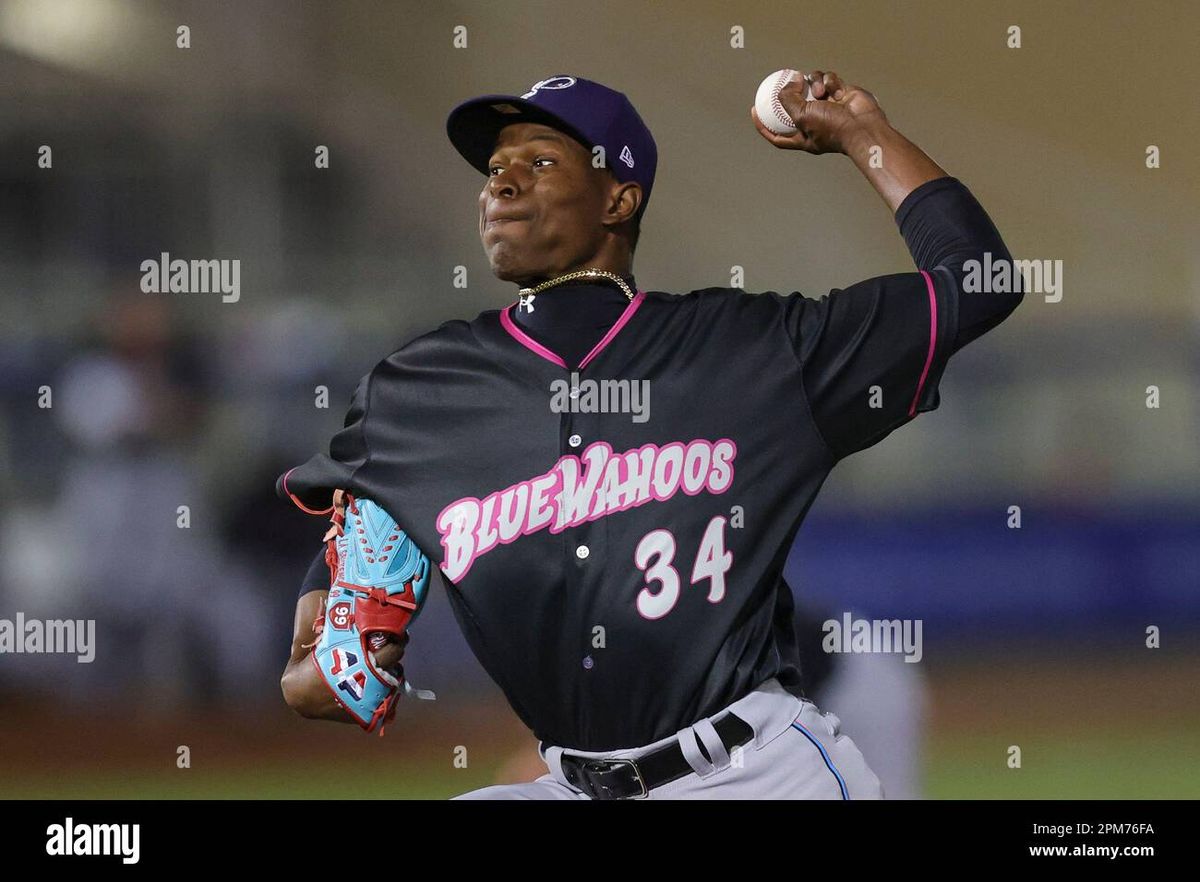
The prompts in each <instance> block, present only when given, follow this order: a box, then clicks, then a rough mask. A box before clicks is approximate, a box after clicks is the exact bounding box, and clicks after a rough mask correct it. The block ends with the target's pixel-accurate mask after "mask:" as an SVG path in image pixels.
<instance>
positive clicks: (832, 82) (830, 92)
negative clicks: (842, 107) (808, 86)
mask: <svg viewBox="0 0 1200 882" xmlns="http://www.w3.org/2000/svg"><path fill="white" fill-rule="evenodd" d="M845 89H846V85H845V83H843V82H842V78H841V77H839V76H838V75H837V74H836V73H834V72H833V71H829V72H828V73H826V74H825V75H824V76H823V77H822V78H821V91H822V93H823V94H824V95H825V96H826V97H828V98H832V99H833V100H835V101H836V100H838V99H839V98H841V97H842V95H844V94H845ZM813 92H814V93H815V92H816V87H815V86H814V88H813Z"/></svg>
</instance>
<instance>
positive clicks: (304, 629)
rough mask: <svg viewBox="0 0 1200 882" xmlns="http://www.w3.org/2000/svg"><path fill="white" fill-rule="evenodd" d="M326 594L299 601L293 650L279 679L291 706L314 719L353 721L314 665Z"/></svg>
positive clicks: (315, 593) (310, 593)
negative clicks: (316, 624) (316, 629)
mask: <svg viewBox="0 0 1200 882" xmlns="http://www.w3.org/2000/svg"><path fill="white" fill-rule="evenodd" d="M326 595H327V592H326V591H308V592H306V593H304V594H303V595H301V596H300V598H299V600H297V602H296V616H295V622H294V633H293V637H292V651H291V656H290V658H289V659H288V663H287V667H285V668H284V670H283V676H282V677H281V678H280V680H279V685H280V688H282V689H283V698H284V700H285V701H286V702H287V704H288V707H290V708H291V709H292V710H294V711H295V712H296V713H298V714H300V716H302V717H305V718H307V719H310V720H337V721H339V722H343V723H351V722H353V721H354V720H353V718H352V717H351V716H350V714H348V713H347V712H346V711H345V709H343V708H342V706H341V705H340V704H338V702H337V700H336V699H335V698H334V697H333V693H331V692H330V691H329V687H328V686H327V685H325V681H324V680H323V679H321V675H320V673H319V672H318V671H317V669H316V667H315V666H314V665H313V662H312V645H313V644H314V643H315V642H316V639H317V635H316V633H315V632H314V631H313V624H312V623H313V621H314V620H315V619H316V618H317V616H319V615H320V614H321V613H322V611H323V610H324V609H325V597H326Z"/></svg>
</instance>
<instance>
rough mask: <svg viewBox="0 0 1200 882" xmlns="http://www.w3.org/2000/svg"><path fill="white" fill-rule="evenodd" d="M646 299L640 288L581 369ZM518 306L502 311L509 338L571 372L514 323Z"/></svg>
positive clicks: (555, 355) (623, 325) (556, 356)
mask: <svg viewBox="0 0 1200 882" xmlns="http://www.w3.org/2000/svg"><path fill="white" fill-rule="evenodd" d="M645 299H646V292H645V291H643V290H642V289H640V288H639V289H638V292H637V294H636V295H634V298H633V300H631V301H630V303H629V305H628V306H626V307H625V311H624V312H622V313H621V316H620V318H618V319H617V320H616V321H615V322H613V326H612V327H611V328H609V329H608V333H607V334H605V335H604V336H603V337H602V338H601V339H600V342H599V343H597V344H596V345H595V346H593V347H592V351H591V352H589V353H588V354H587V355H586V356H584V358H583V361H581V362H580V363H579V368H580V369H582V368H583V367H584V366H586V365H587V363H588V362H589V361H591V360H592V359H593V358H595V357H596V356H597V355H599V354H600V353H601V351H603V349H604V347H605V346H607V345H608V344H609V343H611V342H612V339H613V337H615V336H617V334H618V333H619V332H620V330H621V328H623V327H625V325H626V324H628V323H629V320H630V319H631V318H633V314H634V313H635V312H637V310H638V307H639V306H641V305H642V301H643V300H645ZM516 305H517V304H516V303H510V304H509V305H508V306H506V307H504V309H502V310H500V324H501V325H502V326H503V327H504V330H506V331H508V333H509V336H511V337H512V338H513V339H514V340H516V341H517V342H518V343H520V344H521V345H522V346H524V347H525V348H526V349H528V350H530V351H531V352H533V353H534V354H535V355H540V356H541V357H542V358H544V359H546V361H549V362H551V363H553V364H556V365H558V366H559V367H561V368H566V369H567V370H570V367H568V365H567V363H566V361H565V360H563V358H562V357H561V356H560V355H558V354H557V353H555V352H552V351H551V350H550V349H547V348H546V347H545V346H543V345H542V344H541V343H539V342H538V341H537V340H534V339H533V338H532V337H530V336H529V335H528V334H526V333H525V332H524V331H522V330H521V328H520V326H519V325H517V323H516V322H515V321H513V318H512V315H511V313H512V310H513V307H514V306H516Z"/></svg>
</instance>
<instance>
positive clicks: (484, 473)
mask: <svg viewBox="0 0 1200 882" xmlns="http://www.w3.org/2000/svg"><path fill="white" fill-rule="evenodd" d="M781 82H782V83H783V85H782V87H781V88H778V89H776V92H777V94H776V95H775V96H774V99H773V100H777V101H778V103H779V105H780V108H779V111H778V113H776V114H775V115H776V117H778V118H783V117H787V119H786V120H785V122H789V123H790V125H789V126H787V127H786V128H785V129H784V133H780V129H781V126H780V125H779V124H778V119H776V120H775V122H774V123H773V124H772V125H771V126H768V125H766V124H764V120H762V119H760V116H759V114H758V112H757V111H755V110H753V109H752V110H751V114H750V115H751V120H752V121H753V123H754V125H755V126H756V128H757V130H758V132H759V133H760V134H761V135H762V136H763V138H765V139H766V140H767V141H768V142H769V143H770V144H771V145H773V146H774V147H776V148H780V149H784V150H798V151H801V152H804V153H811V154H822V153H840V154H843V155H845V156H847V157H848V158H849V159H850V161H851V162H853V163H854V165H855V167H856V168H858V170H859V171H860V172H861V173H862V175H863V177H865V178H866V179H867V181H868V183H870V185H871V186H872V187H873V188H874V189H875V190H876V191H877V192H878V193H879V195H880V196H881V197H882V198H883V200H884V202H886V203H887V206H888V209H889V211H891V212H892V214H893V216H894V218H895V221H896V224H897V226H898V228H899V232H900V235H901V236H902V237H903V239H904V242H905V244H906V245H907V247H908V250H909V252H910V253H911V255H912V259H913V263H914V264H915V267H916V269H915V270H914V271H911V272H898V273H895V274H893V275H886V276H880V277H877V278H869V279H866V280H864V281H860V282H857V283H855V284H852V285H849V286H847V287H845V288H838V289H834V290H832V291H830V292H829V293H828V294H827V295H825V296H822V297H821V298H819V299H812V298H809V297H805V296H803V295H802V294H801V293H799V292H794V293H789V294H780V293H776V292H770V291H769V292H765V293H759V294H750V293H747V292H745V291H742V290H739V289H735V288H726V287H712V288H703V289H700V290H695V291H691V292H688V293H685V294H674V293H667V292H663V291H649V290H643V289H642V288H641V287H639V285H638V284H637V282H636V281H635V279H634V275H633V257H634V252H635V249H636V246H637V242H638V236H639V233H640V227H641V222H642V219H643V216H644V215H645V212H646V207H647V205H648V203H649V199H650V195H651V191H652V189H653V186H654V179H655V172H656V166H657V150H656V146H655V141H654V138H653V137H652V136H651V134H650V130H649V129H648V128H647V126H646V124H645V123H644V122H643V120H642V118H641V117H640V116H639V115H638V113H637V111H636V110H635V109H634V107H633V105H632V104H631V103H630V101H629V100H628V98H626V96H625V95H624V94H622V93H620V92H617V91H614V90H612V89H610V88H607V87H605V86H603V85H601V84H599V83H596V82H592V81H589V80H586V79H583V78H581V77H577V76H568V75H558V76H552V77H549V78H547V79H543V80H540V81H539V82H537V83H535V84H534V85H532V86H531V87H530V88H529V89H528V90H527V91H525V92H524V93H523V94H519V95H503V94H499V95H487V96H484V97H481V98H475V99H473V100H470V101H466V102H464V103H462V104H460V105H458V106H457V107H455V108H454V109H453V110H452V112H451V113H450V115H449V118H448V120H447V133H448V135H449V138H450V141H451V143H452V144H453V145H454V147H455V148H456V149H457V150H458V152H459V153H460V154H461V155H462V156H463V157H464V158H465V159H466V160H467V161H468V162H469V163H470V164H471V165H472V166H473V167H474V168H476V169H477V170H478V171H479V172H480V173H481V174H483V175H484V176H485V182H484V185H483V189H482V190H481V191H480V193H479V235H480V239H481V241H482V243H483V247H484V250H485V252H486V253H487V257H488V261H489V263H490V266H491V269H492V271H493V273H494V274H495V275H496V276H497V278H499V279H501V280H503V281H505V282H511V283H513V284H515V285H516V286H517V288H518V290H517V292H516V294H517V297H516V299H515V300H514V301H513V302H512V303H510V304H509V305H507V306H505V307H504V308H503V309H491V310H487V311H485V312H483V313H481V314H480V315H478V316H477V317H475V318H473V319H470V320H465V319H463V320H454V321H448V322H446V323H444V324H442V325H441V326H440V327H438V328H436V329H434V330H431V331H429V332H428V333H424V334H421V335H420V336H417V337H416V338H415V339H412V340H409V341H408V342H407V343H405V344H404V345H403V346H401V347H400V348H399V349H397V350H396V351H395V352H393V353H391V354H390V355H388V356H387V357H386V358H384V359H383V360H382V361H380V362H379V363H378V364H376V365H375V367H374V368H373V369H372V370H371V371H370V373H368V374H367V375H366V376H365V377H364V378H363V379H362V381H361V382H360V383H359V385H358V388H357V390H356V391H355V393H354V396H353V400H352V403H351V406H350V409H349V412H348V414H347V416H346V420H345V425H344V428H343V429H342V430H341V431H339V432H338V433H337V434H336V435H335V436H334V437H333V439H332V441H331V443H330V446H329V452H328V453H327V454H318V455H316V456H314V457H312V458H311V459H309V460H308V461H307V462H305V463H303V464H302V465H299V466H297V467H296V468H294V469H291V470H290V471H289V472H287V473H286V474H285V475H283V476H281V477H280V479H279V481H278V483H277V490H278V492H279V494H280V495H281V496H282V497H284V498H287V499H290V500H292V501H293V502H294V503H295V504H297V505H299V506H300V507H301V508H303V509H304V510H306V511H309V512H312V513H319V514H330V515H332V516H333V524H332V526H331V527H330V530H329V533H328V534H327V536H326V542H327V545H326V547H325V548H324V549H322V551H321V552H320V553H318V554H317V556H316V559H315V560H314V562H313V567H312V568H311V569H310V572H309V576H308V577H307V578H306V579H305V582H304V584H303V585H302V587H301V593H300V598H299V603H298V605H297V611H296V621H295V638H294V641H293V649H292V655H291V659H290V661H289V663H288V665H287V668H286V670H285V672H284V675H283V691H284V694H285V697H286V699H287V701H288V703H289V705H290V706H291V707H293V708H294V709H295V710H296V711H297V712H299V713H300V714H302V715H304V716H306V717H311V718H324V719H335V720H344V721H354V722H357V723H358V724H359V725H360V726H362V727H363V728H364V730H366V731H380V732H382V730H383V726H384V724H385V723H386V722H387V721H388V720H390V719H392V718H393V716H394V714H395V712H396V707H397V704H398V703H399V702H402V701H403V700H405V699H403V698H402V696H404V695H405V694H406V693H407V694H410V695H412V694H417V690H414V689H413V688H412V687H411V686H410V685H409V684H408V683H407V681H406V680H405V679H404V673H403V668H402V666H401V658H402V655H403V652H404V649H405V647H406V643H407V639H408V634H407V627H408V624H409V623H411V621H412V619H413V618H414V617H415V616H416V615H418V614H419V612H420V607H421V603H422V601H423V599H424V597H425V594H426V591H427V588H428V583H429V581H430V577H431V575H432V574H433V573H434V572H436V573H437V574H438V576H439V579H440V581H441V582H442V583H443V584H444V587H445V590H446V592H447V594H448V597H449V600H450V604H451V607H452V609H453V611H454V614H455V617H456V619H457V621H458V623H459V625H460V627H461V628H462V632H463V634H464V635H465V637H466V640H467V642H468V643H469V644H470V646H471V648H472V650H473V651H474V653H475V654H476V656H477V657H478V659H479V661H480V663H481V664H482V665H483V667H484V668H485V669H486V670H487V672H488V674H489V675H490V676H491V677H492V678H493V679H494V680H495V681H496V683H497V684H498V685H499V687H500V688H501V689H502V690H503V692H504V694H505V696H506V697H507V699H508V701H509V703H510V704H511V706H512V708H513V710H514V711H515V712H516V713H517V715H518V716H519V717H520V718H521V720H522V721H523V722H524V723H525V724H526V725H527V726H528V727H529V728H530V729H531V730H532V732H533V733H534V735H535V736H536V738H537V739H538V742H539V753H540V755H541V757H542V759H543V760H544V761H545V763H546V773H545V774H543V775H542V776H540V777H539V778H537V779H536V780H534V781H531V782H528V783H524V784H517V785H497V786H492V787H486V788H484V789H482V790H478V791H475V792H472V793H468V794H464V796H463V797H460V798H475V799H637V798H649V799H672V798H684V799H697V798H701V799H703V798H759V797H762V798H804V799H872V798H881V797H882V796H883V795H884V794H883V789H882V787H881V786H880V783H879V780H878V778H877V777H876V775H875V774H874V773H873V772H872V771H871V768H870V767H869V765H868V762H867V760H865V759H864V757H863V756H862V754H861V753H860V751H859V750H858V748H857V747H856V746H855V744H854V742H853V741H852V740H851V739H850V738H849V737H848V736H847V735H846V734H845V733H843V732H842V731H840V724H839V721H838V719H837V718H836V717H835V716H834V715H833V714H831V713H822V712H821V711H820V710H819V709H818V708H817V707H816V705H815V704H814V703H813V702H812V701H811V700H810V699H809V698H807V697H806V693H805V689H804V681H803V679H802V676H801V670H800V665H799V653H798V650H797V643H796V637H795V629H794V627H793V603H792V594H791V591H790V590H789V588H788V586H787V584H786V583H785V582H784V580H783V577H782V572H783V566H784V561H785V558H786V557H787V554H788V551H789V549H790V548H791V547H792V544H793V540H794V538H795V536H796V532H797V530H798V529H799V528H800V524H801V522H802V521H803V520H804V516H805V514H806V513H807V511H808V509H809V507H810V506H811V505H812V503H813V501H814V499H815V498H816V495H817V492H818V490H819V489H820V488H821V485H822V483H823V482H824V480H825V478H826V477H827V476H828V475H829V472H830V470H831V469H832V468H833V467H834V466H835V465H836V464H837V463H838V462H839V461H840V460H842V459H843V458H845V457H847V456H849V455H851V454H853V453H855V452H856V451H859V450H863V449H864V448H867V447H870V446H871V445H873V444H875V443H877V442H879V441H881V440H882V439H883V438H885V437H886V436H887V435H889V434H890V433H891V432H892V431H893V430H895V429H896V428H898V427H899V426H901V425H903V424H904V423H906V422H908V421H910V420H912V419H913V418H914V417H915V416H916V415H917V414H919V413H923V412H925V411H930V410H933V409H935V408H936V407H937V406H938V404H939V396H938V384H939V381H940V379H941V376H942V373H943V371H944V370H945V367H946V364H947V361H948V360H949V358H950V356H951V355H953V354H954V353H955V352H957V351H958V350H959V349H961V348H962V347H963V346H965V345H966V344H967V343H969V342H971V341H972V340H974V339H975V338H976V337H978V336H980V335H981V334H983V333H984V332H985V331H987V330H989V329H991V328H993V327H994V326H996V325H997V324H999V323H1000V322H1001V321H1002V320H1003V319H1004V318H1005V317H1006V316H1008V315H1009V313H1011V312H1012V311H1013V309H1015V308H1016V306H1017V304H1018V303H1019V302H1020V301H1021V299H1022V298H1021V294H1020V293H1019V286H1016V287H1017V293H1003V294H1002V293H969V292H965V291H964V276H965V272H966V271H965V270H964V264H966V263H967V262H968V261H972V260H980V261H983V260H984V255H990V260H991V263H992V265H993V266H996V265H1000V264H1002V263H1005V262H1007V261H1010V259H1011V258H1010V256H1009V253H1008V251H1007V249H1006V247H1005V245H1004V242H1003V241H1002V240H1001V238H1000V235H999V234H998V232H997V231H996V228H995V227H994V226H993V225H992V223H991V221H990V220H989V218H988V216H987V214H986V213H985V212H984V210H983V208H982V207H981V206H980V205H979V203H978V202H977V201H976V200H975V198H974V197H973V196H972V195H971V193H970V192H969V191H968V189H967V188H966V186H964V185H963V184H962V183H961V182H960V181H958V180H957V179H955V178H953V177H950V176H948V175H947V173H946V172H945V171H943V170H942V169H941V168H940V167H939V166H938V165H937V164H936V163H935V162H933V160H931V159H930V158H929V157H928V156H926V155H925V153H923V152H922V151H921V150H920V149H919V148H918V147H916V146H915V145H914V144H912V143H911V142H910V141H908V140H907V139H906V138H905V137H904V136H903V135H901V134H900V133H899V132H898V131H897V130H896V129H895V128H894V127H893V126H892V125H891V124H890V122H889V121H888V118H887V116H886V115H885V114H884V112H883V110H882V109H881V107H880V106H879V103H878V102H877V101H876V100H875V98H874V97H873V96H872V95H871V93H870V92H868V91H866V90H865V89H863V88H861V87H858V86H852V85H847V84H845V83H843V82H842V80H841V79H840V78H839V77H838V75H837V74H834V73H827V72H823V71H811V72H809V73H807V74H806V75H805V76H804V77H803V78H800V77H796V78H794V79H792V80H786V78H784V80H782V81H781ZM791 128H794V131H790V132H788V131H787V129H791ZM714 171H715V172H717V173H719V172H720V169H716V170H714ZM912 467H913V468H917V469H920V468H923V467H926V464H923V463H921V462H914V463H913V466H912Z"/></svg>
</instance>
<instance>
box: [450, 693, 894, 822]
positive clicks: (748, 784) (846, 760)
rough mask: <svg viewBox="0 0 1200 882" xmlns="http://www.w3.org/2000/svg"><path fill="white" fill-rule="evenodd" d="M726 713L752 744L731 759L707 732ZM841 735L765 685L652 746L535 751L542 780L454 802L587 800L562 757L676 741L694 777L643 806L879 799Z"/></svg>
mask: <svg viewBox="0 0 1200 882" xmlns="http://www.w3.org/2000/svg"><path fill="white" fill-rule="evenodd" d="M729 712H732V713H736V714H737V715H738V716H739V717H741V718H742V719H743V720H745V721H746V722H747V723H749V724H750V726H751V728H752V729H753V730H754V738H753V739H751V740H750V741H748V742H746V743H745V744H743V745H742V746H741V747H737V748H734V750H733V751H732V755H731V753H730V751H727V750H726V748H725V746H724V745H723V744H722V743H721V740H720V738H719V736H718V735H717V733H716V731H715V730H714V729H713V722H714V721H715V720H718V719H720V718H721V717H722V716H723V715H724V714H726V713H729ZM840 727H841V721H840V720H839V719H838V718H837V717H836V716H834V715H833V714H832V713H822V712H821V711H820V710H819V709H818V708H817V706H816V705H815V704H813V702H811V701H809V700H808V699H804V698H798V697H797V696H795V695H792V694H791V693H789V692H787V691H786V690H785V689H784V688H783V687H782V686H781V685H780V684H779V681H778V680H775V679H770V680H767V681H766V682H764V683H763V684H762V685H761V686H759V687H758V688H757V689H755V690H754V691H752V692H750V693H749V694H747V695H746V696H744V697H742V698H740V699H738V700H737V701H735V702H734V703H733V704H731V705H729V706H728V707H726V708H725V709H724V710H721V711H718V712H717V713H716V714H713V715H712V716H711V717H706V718H704V719H702V720H700V721H699V722H697V723H695V724H693V725H691V726H688V727H686V728H684V729H681V730H680V731H679V733H678V734H677V735H670V736H667V737H666V738H663V739H661V740H659V741H655V742H654V743H653V744H647V745H644V746H642V747H636V748H628V749H623V750H611V751H606V752H588V751H581V750H570V751H564V748H562V747H556V746H547V745H545V743H542V744H539V746H538V752H539V753H540V754H541V756H542V759H543V760H544V761H545V762H546V765H547V767H548V768H549V770H550V771H549V772H548V773H547V774H545V775H542V776H541V777H540V778H538V779H537V780H535V781H530V782H528V783H524V784H497V785H493V786H491V787H483V788H481V789H479V790H472V791H471V792H469V793H464V794H462V795H461V796H456V797H454V798H455V799H589V798H590V797H589V796H587V794H585V793H583V792H582V791H580V790H578V789H577V788H575V787H573V786H572V785H571V784H570V783H569V782H568V781H567V779H566V777H565V776H564V774H563V771H562V755H563V753H564V752H566V753H569V754H572V755H575V756H580V757H587V758H590V759H627V758H632V759H636V758H637V757H638V756H640V755H642V754H645V753H648V752H650V751H653V750H656V749H658V748H660V747H662V746H664V745H667V744H669V743H671V742H672V741H673V740H675V739H676V738H678V739H679V744H680V748H681V749H682V751H683V755H684V757H685V758H686V759H687V761H688V763H689V764H690V765H691V767H692V769H693V773H692V774H688V775H684V776H683V777H682V778H679V779H677V780H675V781H672V782H670V783H668V784H664V785H662V786H661V787H656V788H654V789H653V790H651V791H650V793H649V795H648V796H647V797H646V798H648V799H883V798H884V793H883V786H882V785H881V784H880V783H879V779H878V778H877V777H876V776H875V773H874V772H872V771H871V769H870V767H869V766H867V763H866V760H864V759H863V755H862V753H860V752H859V749H858V747H857V746H856V745H855V744H854V742H853V741H852V740H851V739H850V737H849V736H847V735H845V734H843V733H842V732H841V729H840ZM697 742H699V743H702V744H703V745H704V748H705V751H707V753H708V756H710V757H712V761H709V760H708V759H706V758H705V756H704V754H703V753H701V751H700V749H699V747H698V744H697Z"/></svg>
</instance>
